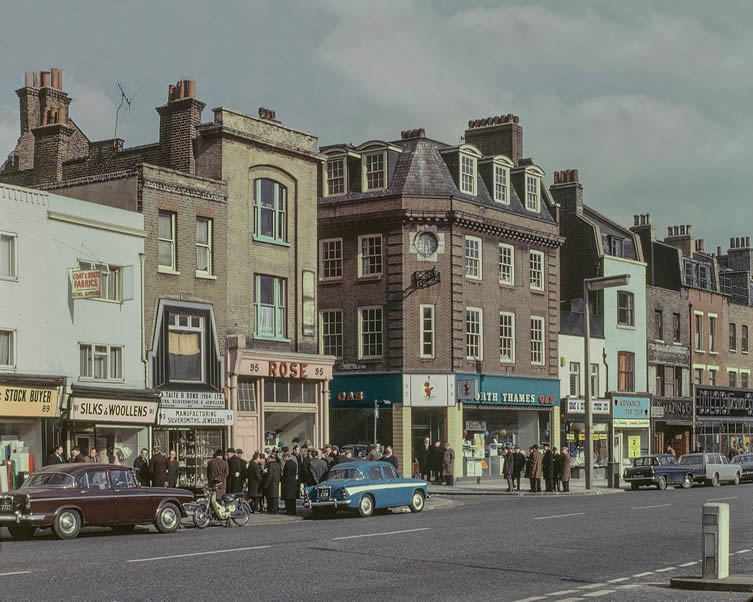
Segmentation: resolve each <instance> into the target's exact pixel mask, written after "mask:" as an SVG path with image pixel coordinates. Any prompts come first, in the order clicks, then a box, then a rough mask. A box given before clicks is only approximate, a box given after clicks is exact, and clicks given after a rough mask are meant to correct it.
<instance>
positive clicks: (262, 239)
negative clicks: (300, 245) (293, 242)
mask: <svg viewBox="0 0 753 602" xmlns="http://www.w3.org/2000/svg"><path fill="white" fill-rule="evenodd" d="M252 238H253V239H254V241H255V242H265V243H267V244H270V245H277V246H278V247H289V246H290V243H289V242H285V241H283V240H276V239H274V238H266V237H265V236H257V235H256V234H254V235H253V237H252Z"/></svg>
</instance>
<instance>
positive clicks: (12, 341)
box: [0, 328, 18, 370]
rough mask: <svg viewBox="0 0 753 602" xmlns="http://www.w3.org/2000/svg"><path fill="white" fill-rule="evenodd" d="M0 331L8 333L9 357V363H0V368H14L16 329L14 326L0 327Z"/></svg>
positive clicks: (16, 345)
mask: <svg viewBox="0 0 753 602" xmlns="http://www.w3.org/2000/svg"><path fill="white" fill-rule="evenodd" d="M0 332H7V333H10V338H9V359H10V363H8V364H0V370H14V369H15V367H16V362H17V359H16V352H17V347H18V342H17V331H16V329H15V328H0Z"/></svg>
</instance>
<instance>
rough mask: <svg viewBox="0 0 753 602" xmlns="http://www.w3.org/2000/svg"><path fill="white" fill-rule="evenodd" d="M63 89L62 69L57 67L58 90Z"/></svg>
mask: <svg viewBox="0 0 753 602" xmlns="http://www.w3.org/2000/svg"><path fill="white" fill-rule="evenodd" d="M62 89H63V70H62V69H58V90H61V91H62Z"/></svg>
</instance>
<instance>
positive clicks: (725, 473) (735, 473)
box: [680, 453, 742, 487]
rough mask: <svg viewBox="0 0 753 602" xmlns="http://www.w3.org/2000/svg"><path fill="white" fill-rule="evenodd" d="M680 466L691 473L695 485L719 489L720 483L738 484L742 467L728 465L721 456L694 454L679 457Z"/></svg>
mask: <svg viewBox="0 0 753 602" xmlns="http://www.w3.org/2000/svg"><path fill="white" fill-rule="evenodd" d="M680 464H681V465H683V466H687V467H689V468H690V469H691V470H692V471H693V480H694V481H695V482H696V483H703V484H704V485H711V486H712V487H719V485H721V484H722V483H732V484H734V485H739V484H740V479H741V477H742V466H741V465H740V464H730V463H729V462H728V461H727V458H725V457H724V456H723V455H722V454H716V453H694V454H685V455H684V456H680Z"/></svg>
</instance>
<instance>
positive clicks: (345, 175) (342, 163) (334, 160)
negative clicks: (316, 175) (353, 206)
mask: <svg viewBox="0 0 753 602" xmlns="http://www.w3.org/2000/svg"><path fill="white" fill-rule="evenodd" d="M336 163H339V164H340V167H341V168H342V176H336V177H334V178H333V177H331V175H330V165H333V166H334V165H335V164H336ZM340 179H342V188H343V189H342V191H341V192H332V190H331V188H330V184H331V182H333V181H335V180H340ZM324 190H325V195H324V196H339V195H342V194H346V193H347V192H348V164H347V158H346V157H336V158H332V159H327V164H326V165H325V166H324Z"/></svg>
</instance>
